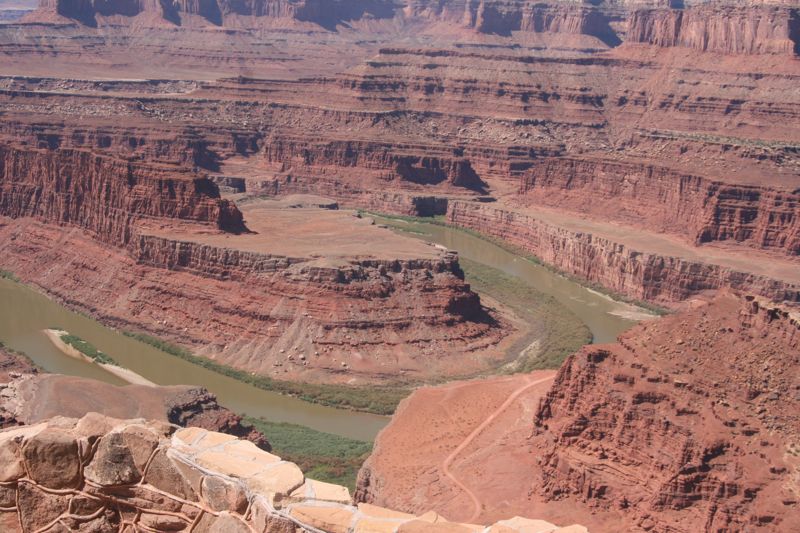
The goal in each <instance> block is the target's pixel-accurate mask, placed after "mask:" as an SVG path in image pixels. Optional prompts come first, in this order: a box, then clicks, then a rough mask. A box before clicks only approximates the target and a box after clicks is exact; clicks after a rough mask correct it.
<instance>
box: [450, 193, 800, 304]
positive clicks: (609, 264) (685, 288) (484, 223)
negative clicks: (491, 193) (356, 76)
mask: <svg viewBox="0 0 800 533" xmlns="http://www.w3.org/2000/svg"><path fill="white" fill-rule="evenodd" d="M447 221H448V222H450V223H451V224H453V225H455V226H458V227H462V228H466V229H470V230H474V231H478V232H480V233H482V234H484V235H487V236H489V237H493V238H497V239H500V240H502V241H503V242H506V243H508V244H510V245H511V246H514V247H515V248H517V249H519V250H522V251H523V252H527V253H529V254H532V255H534V256H536V257H537V258H538V259H540V260H541V261H543V262H544V263H546V264H548V265H552V266H553V267H555V268H556V269H558V270H560V271H562V272H565V273H567V274H570V275H574V276H577V277H578V278H581V279H583V280H586V281H589V282H591V283H596V284H598V285H600V286H602V287H605V288H608V289H610V290H612V291H614V292H616V293H618V294H621V295H624V296H627V297H630V298H635V299H639V300H642V301H650V302H657V303H662V304H665V305H674V303H675V302H678V301H681V300H685V299H686V298H688V297H690V296H692V295H695V294H698V293H700V292H702V291H706V290H712V289H719V288H722V287H733V288H736V289H741V290H745V291H751V292H755V293H756V294H761V295H763V296H767V297H769V298H772V299H774V300H777V301H788V302H800V287H798V286H797V285H794V284H792V283H788V282H783V281H780V280H775V279H770V278H769V277H766V276H758V275H755V274H749V273H746V272H741V271H737V270H735V269H732V268H726V267H722V266H719V265H715V264H713V263H703V262H698V261H691V260H685V259H681V258H679V257H670V256H669V255H659V254H655V253H652V254H651V253H642V252H638V251H636V250H631V249H629V248H628V247H626V246H624V245H622V244H619V243H617V242H614V241H612V240H609V239H605V238H602V237H597V236H595V235H592V234H591V233H584V232H579V231H574V230H569V229H567V228H563V227H559V226H558V225H555V224H552V223H548V222H546V221H545V220H542V219H540V218H537V217H536V216H535V215H534V214H525V213H520V212H516V211H513V210H506V209H502V208H498V207H494V206H492V205H484V204H478V203H470V202H450V203H449V205H448V210H447Z"/></svg>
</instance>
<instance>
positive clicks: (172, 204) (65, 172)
mask: <svg viewBox="0 0 800 533" xmlns="http://www.w3.org/2000/svg"><path fill="white" fill-rule="evenodd" d="M0 214H2V215H4V216H9V217H12V218H18V217H37V218H40V219H42V220H46V221H49V222H53V223H58V224H70V225H75V226H79V227H82V228H84V229H86V230H88V231H90V232H92V233H93V234H94V235H95V236H96V237H97V238H99V239H100V240H103V241H105V242H109V243H112V244H116V245H125V244H127V243H128V242H129V241H130V240H131V238H132V236H133V234H134V233H135V232H134V228H133V225H134V223H135V222H136V221H137V220H142V219H150V218H167V219H170V218H171V219H181V220H192V221H197V222H202V223H208V224H212V225H214V226H216V227H218V228H220V229H222V230H226V231H242V230H243V229H244V226H243V222H242V215H241V213H240V212H239V210H238V209H236V206H234V205H233V204H232V203H230V202H229V201H227V200H222V199H220V197H219V190H218V189H217V186H216V185H214V184H213V183H212V182H211V181H210V180H209V179H207V178H201V177H196V176H194V175H193V174H192V173H190V172H187V171H186V170H185V169H181V168H168V167H159V166H156V165H148V164H142V163H140V162H132V161H124V160H118V159H114V158H109V157H104V156H101V155H96V154H92V153H91V152H87V151H79V150H61V151H49V150H31V149H22V148H16V147H13V146H9V145H0Z"/></svg>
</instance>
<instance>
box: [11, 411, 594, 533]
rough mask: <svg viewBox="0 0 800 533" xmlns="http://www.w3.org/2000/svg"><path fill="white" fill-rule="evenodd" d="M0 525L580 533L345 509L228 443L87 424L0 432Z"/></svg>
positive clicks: (128, 423) (337, 497)
mask: <svg viewBox="0 0 800 533" xmlns="http://www.w3.org/2000/svg"><path fill="white" fill-rule="evenodd" d="M0 457H2V468H0V497H2V500H0V502H2V506H0V527H2V529H3V531H8V532H9V533H10V532H17V531H19V532H29V531H38V530H40V529H41V528H43V527H54V526H56V527H61V528H63V529H67V530H81V531H83V530H93V531H112V530H118V529H124V528H127V527H133V528H135V529H147V530H156V531H183V530H195V531H225V532H243V533H244V532H257V533H262V532H263V533H295V532H300V531H322V532H329V533H338V532H345V531H350V530H354V531H398V532H403V533H412V532H416V531H438V530H442V531H452V532H454V533H461V532H464V533H470V532H477V531H482V530H484V529H486V530H489V531H492V532H497V533H522V532H527V533H530V532H532V531H535V532H545V531H546V532H561V531H563V532H564V533H568V532H569V533H581V532H584V533H585V532H586V529H585V528H583V527H581V526H570V527H568V528H558V527H557V526H555V525H553V524H548V523H546V522H543V521H541V520H530V519H524V518H514V519H512V520H504V521H501V522H499V523H497V524H494V525H490V526H487V527H484V526H474V525H468V524H458V523H451V522H448V521H446V520H444V519H443V518H441V517H439V516H438V515H436V514H435V513H428V514H425V515H423V516H414V515H409V514H405V513H399V512H396V511H393V510H391V509H385V508H380V507H376V506H371V505H359V506H352V505H349V500H350V495H349V493H348V490H347V488H345V487H341V486H338V485H332V484H330V483H323V482H319V481H315V480H313V479H309V478H306V477H305V476H304V475H303V472H301V471H300V469H299V468H298V467H297V465H295V464H294V463H290V462H287V461H283V460H281V458H280V457H278V456H275V455H272V454H270V453H267V452H265V451H263V450H259V449H258V448H257V447H255V446H253V444H252V443H249V442H246V441H240V440H237V439H236V437H233V436H231V435H225V434H222V433H215V432H210V431H205V430H201V429H197V428H192V429H180V430H176V428H175V426H170V425H168V424H164V423H159V422H154V421H147V420H144V419H132V420H118V419H113V418H106V417H103V416H100V415H97V414H90V415H87V416H85V417H83V418H80V419H75V418H63V417H57V418H54V419H52V420H50V421H48V422H44V423H40V424H36V425H32V426H25V427H22V428H16V429H10V430H5V431H2V432H0Z"/></svg>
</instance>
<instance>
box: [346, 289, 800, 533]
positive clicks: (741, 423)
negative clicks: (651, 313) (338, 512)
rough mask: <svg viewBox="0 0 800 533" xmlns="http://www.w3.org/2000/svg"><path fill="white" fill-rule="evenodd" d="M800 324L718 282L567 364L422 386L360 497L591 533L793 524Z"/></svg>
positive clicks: (383, 438) (373, 460)
mask: <svg viewBox="0 0 800 533" xmlns="http://www.w3.org/2000/svg"><path fill="white" fill-rule="evenodd" d="M799 318H800V315H798V313H797V311H796V310H792V309H786V308H782V307H780V306H775V305H774V304H771V303H770V302H768V301H766V300H762V299H759V298H756V297H752V296H748V297H742V296H737V295H735V294H732V293H730V292H722V293H720V294H719V295H718V296H716V297H714V299H712V300H710V301H709V300H706V299H694V300H691V301H689V302H687V305H686V308H685V309H683V310H682V311H680V312H678V313H676V314H674V315H672V316H670V317H667V318H663V319H661V320H658V321H651V322H645V323H642V324H641V325H639V326H636V327H634V328H633V329H631V330H630V331H628V332H626V333H624V334H622V335H621V336H620V338H619V341H618V343H615V344H605V345H593V346H586V347H585V348H584V349H582V350H581V351H579V352H577V353H575V354H573V355H572V356H570V357H569V358H568V359H567V360H566V361H565V363H564V365H563V366H562V367H561V368H560V369H559V370H558V372H553V371H544V372H539V373H535V374H532V375H518V376H512V377H498V378H492V379H490V380H488V381H482V380H479V381H467V382H457V383H453V384H447V385H443V386H440V387H432V388H423V389H420V390H418V391H416V392H415V393H414V394H412V395H411V396H410V397H409V398H407V399H406V400H404V402H403V404H401V406H400V407H399V408H398V411H397V415H396V416H395V418H394V419H393V421H392V423H391V424H390V425H389V426H388V427H387V428H386V429H385V430H384V431H383V432H382V433H381V434H380V435H379V437H378V439H377V441H376V446H375V450H374V452H373V454H372V455H371V456H370V458H369V460H368V461H367V463H366V464H365V465H364V467H363V468H362V471H361V472H360V474H359V487H358V489H357V492H356V499H357V500H358V501H366V502H372V503H377V504H380V505H389V506H392V507H395V508H397V509H401V510H404V511H407V512H415V511H416V510H418V509H420V508H423V507H424V508H426V509H427V508H433V509H434V510H436V511H437V512H439V513H441V514H442V515H444V516H447V517H448V518H451V519H462V520H463V519H467V520H487V519H488V520H491V519H492V517H495V516H510V515H513V514H514V513H520V512H527V513H528V514H529V515H530V516H538V517H541V518H544V519H546V520H554V521H558V520H559V519H563V518H565V517H572V519H574V520H577V521H579V522H580V523H582V524H584V525H586V526H587V527H588V528H589V529H590V530H593V531H594V530H597V531H611V530H618V529H619V528H623V529H625V530H627V531H651V530H652V531H688V530H691V529H693V528H695V527H700V528H702V529H703V530H708V531H712V530H732V531H736V530H743V529H750V528H752V529H754V530H761V529H763V530H767V531H793V530H794V529H796V527H797V525H798V523H800V522H799V521H800V509H798V506H797V484H796V474H797V468H798V459H797V452H796V449H797V436H798V429H800V425H798V420H797V416H798V409H797V402H798V391H799V390H800V382H798V377H797V372H795V371H793V370H792V369H795V368H796V365H797V364H798V357H800V350H798V340H800V321H798V319H799ZM717 354H725V361H726V363H725V364H722V365H721V364H719V360H718V356H717ZM412 441H413V444H412V443H411V442H412ZM470 495H472V496H473V497H474V498H476V500H475V504H474V509H475V510H474V511H473V505H470V504H469V503H468V502H469V497H470Z"/></svg>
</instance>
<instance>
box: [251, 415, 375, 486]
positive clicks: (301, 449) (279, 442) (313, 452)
mask: <svg viewBox="0 0 800 533" xmlns="http://www.w3.org/2000/svg"><path fill="white" fill-rule="evenodd" d="M245 421H247V422H248V423H250V424H252V425H253V426H255V428H256V429H257V430H259V431H260V432H262V433H263V434H264V435H266V436H267V439H269V442H270V444H271V445H272V452H273V453H274V454H275V455H278V456H280V457H281V458H282V459H285V460H287V461H291V462H293V463H295V464H297V466H299V467H300V470H302V471H303V473H304V474H305V475H306V476H308V477H310V478H312V479H316V480H319V481H325V482H328V483H336V484H337V485H344V486H345V487H347V488H349V489H350V491H351V493H352V491H354V490H355V486H356V476H357V474H358V469H359V468H361V465H362V464H363V463H364V461H365V460H366V459H367V456H369V454H370V452H371V451H372V443H370V442H364V441H360V440H355V439H348V438H346V437H340V436H339V435H333V434H331V433H324V432H322V431H317V430H314V429H311V428H309V427H305V426H298V425H296V424H288V423H285V422H268V421H266V420H264V419H263V418H252V417H245Z"/></svg>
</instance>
